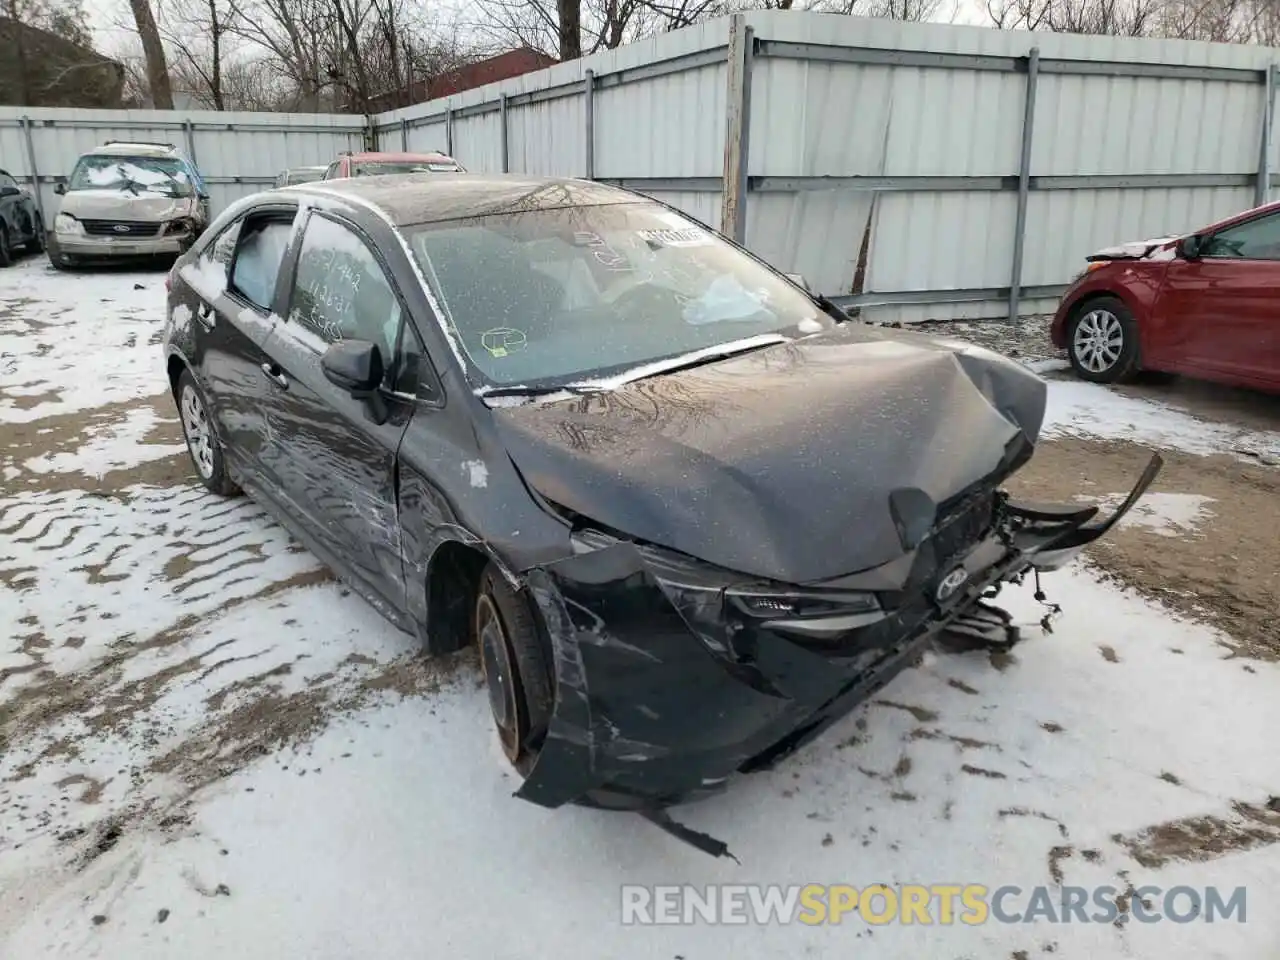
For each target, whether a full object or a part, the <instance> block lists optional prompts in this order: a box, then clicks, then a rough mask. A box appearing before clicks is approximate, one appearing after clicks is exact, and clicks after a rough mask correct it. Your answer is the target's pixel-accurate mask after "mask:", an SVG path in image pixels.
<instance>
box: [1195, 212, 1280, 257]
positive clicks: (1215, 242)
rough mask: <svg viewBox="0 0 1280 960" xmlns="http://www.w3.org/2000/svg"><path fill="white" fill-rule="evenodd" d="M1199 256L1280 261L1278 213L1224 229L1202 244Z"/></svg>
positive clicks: (1279, 223)
mask: <svg viewBox="0 0 1280 960" xmlns="http://www.w3.org/2000/svg"><path fill="white" fill-rule="evenodd" d="M1200 256H1201V257H1210V258H1215V259H1232V260H1280V214H1271V215H1270V216H1266V217H1259V218H1258V219H1256V220H1249V221H1248V222H1246V223H1241V224H1239V225H1237V226H1234V227H1227V228H1226V229H1225V230H1221V231H1219V232H1218V233H1215V234H1214V235H1213V236H1212V237H1209V238H1208V239H1207V240H1206V241H1205V245H1204V249H1203V250H1202V251H1201V253H1200Z"/></svg>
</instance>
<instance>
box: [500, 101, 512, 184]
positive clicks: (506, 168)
mask: <svg viewBox="0 0 1280 960" xmlns="http://www.w3.org/2000/svg"><path fill="white" fill-rule="evenodd" d="M498 122H499V123H501V124H502V130H501V137H500V138H499V139H500V140H501V142H502V172H503V173H510V172H511V168H510V164H511V159H510V157H509V156H508V153H507V95H506V94H505V93H500V94H498Z"/></svg>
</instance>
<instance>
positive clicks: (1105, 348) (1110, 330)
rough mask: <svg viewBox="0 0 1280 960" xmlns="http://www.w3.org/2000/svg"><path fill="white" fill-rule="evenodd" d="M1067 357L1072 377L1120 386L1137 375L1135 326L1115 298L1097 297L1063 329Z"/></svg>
mask: <svg viewBox="0 0 1280 960" xmlns="http://www.w3.org/2000/svg"><path fill="white" fill-rule="evenodd" d="M1067 355H1068V357H1069V358H1070V360H1071V366H1072V368H1073V369H1074V370H1075V372H1076V375H1077V376H1079V377H1080V378H1081V379H1084V380H1089V381H1091V382H1093V383H1120V382H1122V381H1125V380H1130V379H1132V378H1133V375H1134V374H1135V373H1137V372H1138V326H1137V323H1136V322H1135V321H1134V319H1133V313H1132V312H1131V311H1130V310H1129V308H1128V307H1126V306H1125V305H1124V303H1123V301H1121V300H1119V299H1118V298H1116V297H1099V298H1098V299H1096V300H1090V301H1088V302H1087V303H1085V304H1084V305H1083V306H1081V307H1080V309H1079V310H1078V311H1077V312H1076V315H1075V316H1074V317H1073V318H1072V320H1071V325H1070V327H1068V329H1067Z"/></svg>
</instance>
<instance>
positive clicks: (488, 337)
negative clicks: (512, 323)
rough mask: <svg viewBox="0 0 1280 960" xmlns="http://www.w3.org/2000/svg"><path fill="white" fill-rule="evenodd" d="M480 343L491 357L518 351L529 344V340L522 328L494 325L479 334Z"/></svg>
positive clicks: (503, 355)
mask: <svg viewBox="0 0 1280 960" xmlns="http://www.w3.org/2000/svg"><path fill="white" fill-rule="evenodd" d="M480 345H481V346H482V347H484V348H485V350H486V351H487V352H488V354H489V356H491V357H505V356H506V355H507V354H509V353H519V352H520V351H521V350H523V349H524V348H525V347H527V346H528V345H529V341H528V338H526V337H525V335H524V331H523V330H516V329H515V328H514V327H494V328H493V329H492V330H486V331H485V332H484V333H482V334H480Z"/></svg>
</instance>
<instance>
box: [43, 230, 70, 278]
mask: <svg viewBox="0 0 1280 960" xmlns="http://www.w3.org/2000/svg"><path fill="white" fill-rule="evenodd" d="M45 253H46V254H47V255H48V257H49V266H51V267H53V269H55V270H74V269H75V266H76V264H75V262H74V261H73V260H72V259H71V258H69V257H67V256H66V254H64V253H63V252H62V248H61V247H59V246H58V238H57V237H56V236H55V237H54V238H53V240H52V242H50V243H49V244H48V245H47V246H46V247H45Z"/></svg>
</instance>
